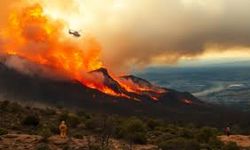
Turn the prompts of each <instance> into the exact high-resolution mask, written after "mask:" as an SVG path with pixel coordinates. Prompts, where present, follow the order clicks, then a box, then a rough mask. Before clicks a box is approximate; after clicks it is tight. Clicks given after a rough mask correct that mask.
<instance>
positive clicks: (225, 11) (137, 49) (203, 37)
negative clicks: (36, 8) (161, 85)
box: [39, 0, 250, 70]
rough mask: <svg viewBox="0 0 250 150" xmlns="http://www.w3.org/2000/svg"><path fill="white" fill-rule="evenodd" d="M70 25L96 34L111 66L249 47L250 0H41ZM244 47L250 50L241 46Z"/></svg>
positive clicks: (134, 65)
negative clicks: (208, 50) (214, 50)
mask: <svg viewBox="0 0 250 150" xmlns="http://www.w3.org/2000/svg"><path fill="white" fill-rule="evenodd" d="M39 2H41V3H42V4H43V5H44V7H45V10H46V12H47V13H48V14H50V15H51V16H53V17H55V18H59V19H64V20H65V21H66V22H67V23H68V27H69V28H74V29H76V30H82V34H83V36H84V35H85V34H92V35H94V36H96V37H97V39H98V40H99V42H100V43H101V45H102V48H103V59H104V63H105V65H106V66H107V67H109V68H113V70H124V68H128V69H131V68H137V67H143V66H147V65H150V64H153V63H155V62H156V61H157V60H160V61H161V62H162V63H175V62H177V61H178V60H179V59H180V58H183V57H190V58H193V57H197V56H200V55H201V54H203V53H205V52H207V49H210V50H211V49H213V47H216V48H215V49H216V50H217V51H223V50H227V49H232V48H234V47H237V48H243V47H244V48H248V47H249V46H250V42H249V41H250V28H249V27H250V19H249V17H250V15H249V8H248V6H250V1H249V0H238V1H235V0H174V1H173V0H157V1H152V0H136V1H134V0H107V1H102V0H63V1H61V0H60V1H59V0H55V1H48V0H41V1H39ZM244 50H245V51H247V50H248V49H244Z"/></svg>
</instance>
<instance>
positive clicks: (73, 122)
mask: <svg viewBox="0 0 250 150" xmlns="http://www.w3.org/2000/svg"><path fill="white" fill-rule="evenodd" d="M59 120H60V121H62V120H64V121H65V122H66V124H68V125H69V126H70V127H72V128H75V127H77V125H78V124H79V123H80V122H81V120H80V119H79V118H78V117H77V116H74V115H69V114H68V113H67V112H64V113H63V114H61V115H60V116H59Z"/></svg>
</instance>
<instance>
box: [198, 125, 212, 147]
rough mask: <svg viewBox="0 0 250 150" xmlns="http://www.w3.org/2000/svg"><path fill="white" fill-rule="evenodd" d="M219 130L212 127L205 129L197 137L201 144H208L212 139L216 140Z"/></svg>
mask: <svg viewBox="0 0 250 150" xmlns="http://www.w3.org/2000/svg"><path fill="white" fill-rule="evenodd" d="M216 135H217V130H216V129H214V128H210V127H203V128H201V129H200V131H199V132H198V133H197V135H196V139H197V140H198V141H199V142H203V143H208V142H209V140H210V139H211V138H216Z"/></svg>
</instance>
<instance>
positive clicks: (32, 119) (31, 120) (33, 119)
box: [22, 115, 40, 127]
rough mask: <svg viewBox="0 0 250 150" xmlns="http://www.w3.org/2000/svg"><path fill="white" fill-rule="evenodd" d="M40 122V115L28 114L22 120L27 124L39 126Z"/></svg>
mask: <svg viewBox="0 0 250 150" xmlns="http://www.w3.org/2000/svg"><path fill="white" fill-rule="evenodd" d="M39 122H40V119H39V117H38V116H36V115H29V116H26V117H25V118H24V119H23V121H22V124H23V125H26V126H34V127H36V126H38V124H39Z"/></svg>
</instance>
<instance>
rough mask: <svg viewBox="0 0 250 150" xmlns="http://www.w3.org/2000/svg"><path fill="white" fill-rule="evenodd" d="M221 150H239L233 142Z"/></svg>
mask: <svg viewBox="0 0 250 150" xmlns="http://www.w3.org/2000/svg"><path fill="white" fill-rule="evenodd" d="M222 150H240V147H239V146H237V144H236V143H235V142H229V143H228V144H226V145H224V146H223V147H222Z"/></svg>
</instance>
